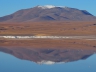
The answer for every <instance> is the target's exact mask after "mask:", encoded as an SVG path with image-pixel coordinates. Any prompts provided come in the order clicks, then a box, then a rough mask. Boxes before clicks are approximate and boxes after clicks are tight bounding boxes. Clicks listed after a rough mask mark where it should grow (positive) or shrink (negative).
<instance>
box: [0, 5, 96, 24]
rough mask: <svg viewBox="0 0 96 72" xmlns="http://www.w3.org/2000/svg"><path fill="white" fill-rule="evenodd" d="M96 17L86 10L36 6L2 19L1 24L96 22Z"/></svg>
mask: <svg viewBox="0 0 96 72" xmlns="http://www.w3.org/2000/svg"><path fill="white" fill-rule="evenodd" d="M94 20H96V17H95V16H93V15H92V14H91V13H89V12H88V11H86V10H79V9H76V8H70V7H63V6H53V5H45V6H35V7H33V8H29V9H22V10H19V11H17V12H15V13H13V14H10V15H7V16H3V17H0V22H33V21H36V22H37V21H94Z"/></svg>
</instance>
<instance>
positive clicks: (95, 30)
mask: <svg viewBox="0 0 96 72" xmlns="http://www.w3.org/2000/svg"><path fill="white" fill-rule="evenodd" d="M0 35H41V36H42V35H45V36H46V35H47V36H48V35H49V36H65V35H68V36H74V35H76V36H78V35H81V36H82V35H96V22H76V21H75V22H74V21H73V22H67V21H65V22H58V21H55V22H53V21H48V22H31V23H29V22H26V23H0Z"/></svg>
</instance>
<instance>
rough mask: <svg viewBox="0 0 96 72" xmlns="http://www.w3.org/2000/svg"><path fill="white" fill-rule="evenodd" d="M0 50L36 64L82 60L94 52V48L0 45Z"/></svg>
mask: <svg viewBox="0 0 96 72" xmlns="http://www.w3.org/2000/svg"><path fill="white" fill-rule="evenodd" d="M0 51H1V52H5V53H8V54H11V55H13V56H15V57H17V58H19V59H23V60H29V61H33V62H35V63H38V64H55V63H66V62H72V61H77V60H83V59H87V58H88V57H90V56H91V55H93V54H94V53H95V52H96V50H82V49H59V48H58V49H46V48H45V49H41V48H30V47H0Z"/></svg>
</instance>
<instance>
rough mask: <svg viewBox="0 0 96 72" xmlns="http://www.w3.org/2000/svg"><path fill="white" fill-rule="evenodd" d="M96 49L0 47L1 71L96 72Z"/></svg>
mask: <svg viewBox="0 0 96 72" xmlns="http://www.w3.org/2000/svg"><path fill="white" fill-rule="evenodd" d="M95 53H96V51H94V50H76V49H33V48H24V47H20V48H17V47H16V48H10V47H0V72H96V54H95Z"/></svg>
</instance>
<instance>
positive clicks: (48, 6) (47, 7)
mask: <svg viewBox="0 0 96 72" xmlns="http://www.w3.org/2000/svg"><path fill="white" fill-rule="evenodd" d="M37 7H38V8H42V9H51V8H56V7H60V8H68V7H66V6H54V5H44V6H37Z"/></svg>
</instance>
